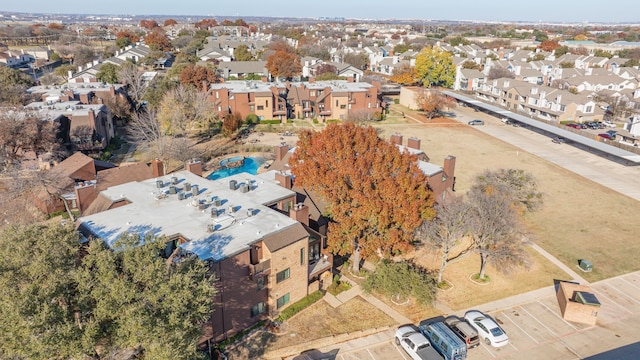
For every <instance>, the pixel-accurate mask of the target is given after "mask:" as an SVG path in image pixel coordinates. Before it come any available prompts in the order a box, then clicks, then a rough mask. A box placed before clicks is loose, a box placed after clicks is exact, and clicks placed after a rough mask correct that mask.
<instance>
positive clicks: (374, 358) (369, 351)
mask: <svg viewBox="0 0 640 360" xmlns="http://www.w3.org/2000/svg"><path fill="white" fill-rule="evenodd" d="M367 352H368V353H369V356H371V358H372V359H373V360H376V357H375V356H373V354H372V353H371V350H369V348H367Z"/></svg>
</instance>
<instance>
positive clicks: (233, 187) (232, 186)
mask: <svg viewBox="0 0 640 360" xmlns="http://www.w3.org/2000/svg"><path fill="white" fill-rule="evenodd" d="M236 185H238V182H237V181H235V180H229V189H231V190H235V189H236Z"/></svg>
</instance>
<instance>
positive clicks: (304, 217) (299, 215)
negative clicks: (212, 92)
mask: <svg viewBox="0 0 640 360" xmlns="http://www.w3.org/2000/svg"><path fill="white" fill-rule="evenodd" d="M289 217H290V218H292V219H293V220H295V221H297V222H299V223H302V224H305V225H307V226H309V207H308V206H307V205H305V204H303V203H297V204H294V205H293V207H292V208H291V209H290V210H289Z"/></svg>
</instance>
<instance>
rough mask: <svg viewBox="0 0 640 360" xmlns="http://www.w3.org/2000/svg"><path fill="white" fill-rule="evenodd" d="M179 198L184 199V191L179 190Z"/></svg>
mask: <svg viewBox="0 0 640 360" xmlns="http://www.w3.org/2000/svg"><path fill="white" fill-rule="evenodd" d="M178 200H184V193H183V192H179V193H178Z"/></svg>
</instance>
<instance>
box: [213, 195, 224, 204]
mask: <svg viewBox="0 0 640 360" xmlns="http://www.w3.org/2000/svg"><path fill="white" fill-rule="evenodd" d="M213 204H214V205H215V206H220V205H222V199H220V198H219V197H217V196H216V197H215V198H213Z"/></svg>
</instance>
